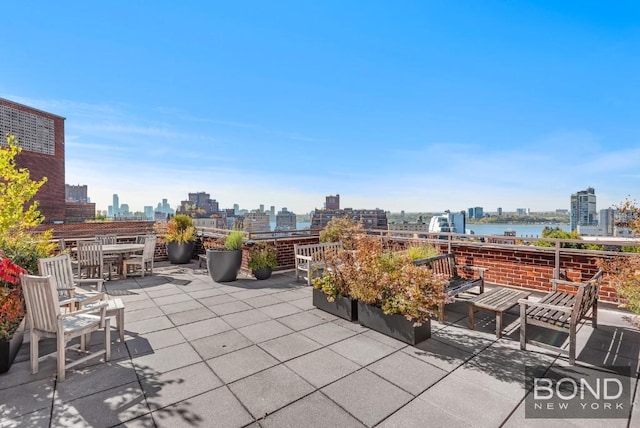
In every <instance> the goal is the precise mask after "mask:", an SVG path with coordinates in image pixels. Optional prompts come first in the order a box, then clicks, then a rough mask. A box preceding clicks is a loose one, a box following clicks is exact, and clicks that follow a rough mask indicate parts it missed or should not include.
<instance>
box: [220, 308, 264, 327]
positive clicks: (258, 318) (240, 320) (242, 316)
mask: <svg viewBox="0 0 640 428" xmlns="http://www.w3.org/2000/svg"><path fill="white" fill-rule="evenodd" d="M221 318H222V319H223V320H224V321H225V322H226V323H227V324H229V325H230V326H232V327H233V328H240V327H246V326H248V325H251V324H257V323H260V322H264V321H269V320H270V318H269V317H268V316H267V315H266V314H265V313H264V312H260V311H259V310H257V309H249V310H246V311H243V312H236V313H234V314H229V315H224V316H222V317H221Z"/></svg>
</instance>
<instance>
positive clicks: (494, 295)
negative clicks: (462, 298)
mask: <svg viewBox="0 0 640 428" xmlns="http://www.w3.org/2000/svg"><path fill="white" fill-rule="evenodd" d="M530 295H531V293H530V292H529V291H519V290H512V289H510V288H494V289H493V290H491V291H487V292H486V293H483V294H480V295H479V296H475V297H472V298H471V299H469V300H467V302H468V303H469V328H470V329H471V330H473V329H474V328H475V316H474V312H475V310H476V309H482V310H485V311H488V312H493V313H494V314H495V316H496V337H497V338H498V339H500V338H501V337H502V329H503V328H504V326H503V323H504V313H505V311H508V310H509V309H511V308H513V307H514V306H516V305H517V304H518V300H520V299H526V298H528V297H529V296H530Z"/></svg>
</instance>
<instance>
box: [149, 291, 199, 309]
mask: <svg viewBox="0 0 640 428" xmlns="http://www.w3.org/2000/svg"><path fill="white" fill-rule="evenodd" d="M190 300H193V298H192V297H191V296H189V295H188V294H187V293H180V294H173V295H171V296H163V297H157V298H155V299H153V301H154V302H155V303H156V305H158V306H164V305H172V304H174V303H180V302H188V301H190Z"/></svg>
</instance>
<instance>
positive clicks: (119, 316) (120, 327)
mask: <svg viewBox="0 0 640 428" xmlns="http://www.w3.org/2000/svg"><path fill="white" fill-rule="evenodd" d="M116 321H117V323H118V332H119V333H120V343H124V309H120V310H119V311H118V314H117V316H116Z"/></svg>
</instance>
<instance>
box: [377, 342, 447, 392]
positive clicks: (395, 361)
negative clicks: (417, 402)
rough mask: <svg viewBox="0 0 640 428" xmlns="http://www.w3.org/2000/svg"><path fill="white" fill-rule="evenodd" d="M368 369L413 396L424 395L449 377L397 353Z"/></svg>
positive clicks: (432, 367)
mask: <svg viewBox="0 0 640 428" xmlns="http://www.w3.org/2000/svg"><path fill="white" fill-rule="evenodd" d="M367 368H368V369H369V370H371V371H372V372H374V373H376V374H377V375H378V376H381V377H383V378H385V379H386V380H388V381H389V382H391V383H393V384H394V385H397V386H399V387H400V388H402V389H403V390H405V391H407V392H409V393H411V394H413V395H418V394H420V393H422V392H423V391H424V390H426V389H427V388H429V387H430V386H431V385H433V384H434V383H436V382H437V381H439V380H440V379H442V378H443V377H444V376H446V375H447V372H445V371H444V370H442V369H439V368H437V367H434V366H432V365H431V364H428V363H426V362H424V361H422V360H419V359H417V358H414V357H412V356H410V355H408V354H406V353H404V352H395V353H393V354H391V355H389V356H387V357H384V358H383V359H381V360H379V361H376V362H375V363H373V364H371V365H370V366H368V367H367Z"/></svg>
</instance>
